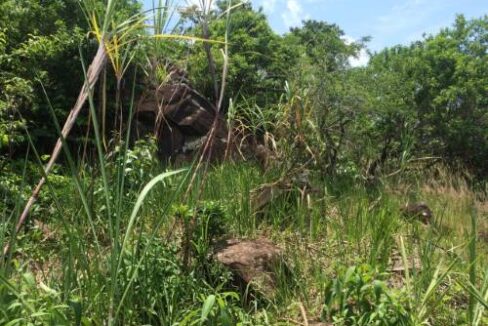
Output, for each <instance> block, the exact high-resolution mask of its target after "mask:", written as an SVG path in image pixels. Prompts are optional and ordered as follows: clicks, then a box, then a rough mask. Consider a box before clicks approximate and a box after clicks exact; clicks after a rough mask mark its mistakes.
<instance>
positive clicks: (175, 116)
mask: <svg viewBox="0 0 488 326" xmlns="http://www.w3.org/2000/svg"><path fill="white" fill-rule="evenodd" d="M133 121H134V124H133V125H134V128H135V130H134V132H133V134H134V135H135V137H136V138H142V137H145V136H147V135H153V136H155V137H156V139H157V141H158V147H159V153H160V156H161V158H162V159H164V160H169V159H172V160H178V159H182V158H185V157H193V154H195V153H196V152H198V151H199V150H200V149H201V148H202V144H205V143H206V140H207V137H208V135H209V133H210V131H211V130H212V128H213V127H215V131H214V135H215V137H213V139H214V141H213V144H212V148H213V150H212V153H213V154H212V155H213V157H219V156H222V155H223V152H224V151H225V140H226V137H227V128H226V124H225V121H224V119H223V117H222V115H221V114H219V113H218V111H217V109H216V107H215V106H214V105H213V104H212V103H211V102H210V101H209V100H208V99H206V98H205V97H204V96H203V95H201V94H200V93H199V92H197V91H196V90H195V89H194V88H193V87H192V86H191V85H190V83H189V81H188V79H187V78H186V75H185V73H184V72H183V71H181V70H179V69H176V68H173V69H172V70H171V71H170V73H169V77H168V81H167V82H165V83H164V84H162V85H159V86H157V87H147V89H146V90H145V91H144V93H143V94H142V96H141V98H140V99H139V101H138V104H137V108H136V113H135V114H134V119H133Z"/></svg>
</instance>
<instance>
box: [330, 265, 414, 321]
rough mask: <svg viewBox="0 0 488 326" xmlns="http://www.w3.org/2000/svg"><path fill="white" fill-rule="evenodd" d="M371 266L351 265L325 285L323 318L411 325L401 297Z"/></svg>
mask: <svg viewBox="0 0 488 326" xmlns="http://www.w3.org/2000/svg"><path fill="white" fill-rule="evenodd" d="M385 276H387V275H382V274H380V273H377V272H376V271H375V270H374V269H373V268H372V267H371V266H368V265H361V266H357V267H356V266H353V267H350V268H348V269H347V271H345V272H343V273H339V275H338V277H337V278H335V279H334V280H332V281H330V282H329V283H328V284H327V286H326V288H325V304H324V311H323V318H325V319H328V320H331V321H333V322H334V324H337V325H385V326H386V325H411V324H412V320H411V319H410V316H409V312H408V311H407V310H406V309H405V308H404V303H403V302H402V300H401V298H402V296H404V295H405V294H403V293H395V291H393V290H390V289H389V288H388V286H387V284H386V282H385V281H384V279H385Z"/></svg>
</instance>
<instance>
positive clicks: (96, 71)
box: [3, 42, 107, 256]
mask: <svg viewBox="0 0 488 326" xmlns="http://www.w3.org/2000/svg"><path fill="white" fill-rule="evenodd" d="M106 61H107V53H106V51H105V45H104V43H103V42H100V44H99V46H98V50H97V54H96V55H95V57H94V58H93V61H92V62H91V64H90V66H89V68H88V71H87V77H86V80H85V83H84V84H83V87H82V88H81V91H80V93H79V95H78V99H77V100H76V103H75V105H74V106H73V108H72V109H71V111H70V113H69V115H68V118H67V119H66V122H65V123H64V126H63V129H62V130H61V136H60V137H59V138H58V140H57V142H56V145H55V146H54V149H53V152H52V154H51V158H50V160H49V162H48V163H47V165H46V167H45V168H44V172H45V176H46V177H47V176H48V175H49V173H50V172H51V170H52V168H53V166H54V163H56V160H57V159H58V157H59V154H60V153H61V149H62V146H63V139H66V137H67V136H68V134H69V133H70V131H71V129H72V128H73V125H74V124H75V121H76V119H77V117H78V115H79V113H80V111H81V109H82V108H83V105H84V104H85V102H86V100H87V98H88V95H89V93H90V91H91V89H92V88H93V87H94V86H95V84H96V83H97V81H98V77H99V76H100V73H101V71H102V69H103V67H104V66H105V62H106ZM46 177H42V178H41V179H40V180H39V183H38V184H37V186H36V187H35V188H34V190H33V191H32V195H31V197H30V198H29V200H28V201H27V204H26V205H25V207H24V210H23V211H22V214H21V215H20V217H19V220H18V221H17V224H16V226H15V234H17V233H18V232H19V231H20V230H21V229H22V226H23V225H24V223H25V221H26V220H27V217H28V216H29V212H30V210H31V208H32V206H33V205H34V203H35V202H36V201H37V199H38V197H39V193H40V192H41V189H42V186H43V185H44V184H45V183H46ZM9 249H10V246H9V243H7V244H5V246H4V248H3V254H4V256H6V255H7V253H8V251H9Z"/></svg>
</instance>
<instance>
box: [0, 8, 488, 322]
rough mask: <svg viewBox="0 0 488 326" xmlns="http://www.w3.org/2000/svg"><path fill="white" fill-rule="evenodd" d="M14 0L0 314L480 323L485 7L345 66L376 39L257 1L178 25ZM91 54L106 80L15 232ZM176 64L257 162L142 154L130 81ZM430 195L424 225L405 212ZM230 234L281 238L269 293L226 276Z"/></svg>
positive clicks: (144, 81)
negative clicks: (223, 260) (286, 14)
mask: <svg viewBox="0 0 488 326" xmlns="http://www.w3.org/2000/svg"><path fill="white" fill-rule="evenodd" d="M24 5H25V8H24V9H23V10H19V9H18V8H19V7H18V6H16V5H15V3H14V2H13V1H6V2H4V3H3V4H0V18H2V19H1V20H0V67H1V68H2V70H1V71H0V86H2V89H1V90H0V172H1V174H0V219H1V229H0V240H1V241H0V243H2V244H3V245H4V246H5V245H6V244H8V245H9V248H8V249H9V250H4V254H3V255H2V261H1V265H0V324H2V325H3V324H5V325H45V324H48V325H71V324H75V325H105V324H107V325H196V324H198V325H329V324H333V325H465V324H468V325H485V324H487V323H488V317H487V315H486V312H485V308H488V262H487V259H488V256H487V251H488V232H487V231H486V230H487V227H488V225H487V214H488V208H487V206H486V182H485V181H486V176H487V175H486V166H485V158H486V157H488V156H487V155H488V151H487V150H486V148H487V147H486V144H487V139H488V138H487V137H486V130H488V129H486V126H488V121H487V120H486V117H485V115H484V112H485V111H486V104H487V103H488V102H487V97H486V71H487V68H488V61H487V60H486V58H487V57H486V54H487V52H486V49H487V48H488V44H487V41H486V40H487V38H486V35H487V30H488V28H487V26H488V24H487V18H486V16H485V17H483V18H480V19H476V20H472V21H467V20H466V19H464V17H462V16H459V17H458V19H457V21H456V22H455V24H454V25H453V26H452V27H450V28H446V29H445V30H443V31H442V32H440V33H439V34H438V35H433V36H428V37H426V38H425V39H424V40H422V41H419V42H417V43H414V44H412V45H410V46H398V47H395V48H392V49H385V50H384V51H382V52H380V53H377V54H374V55H373V56H372V58H371V61H370V63H369V65H368V66H367V67H362V68H352V67H350V65H349V61H348V60H349V59H350V57H351V56H354V55H357V54H358V51H360V50H361V49H362V48H364V47H365V42H367V38H365V39H364V40H361V41H360V42H353V43H350V42H346V41H345V40H344V38H343V36H344V33H343V32H342V31H341V30H340V28H339V27H338V26H336V25H331V24H327V23H325V22H315V21H307V22H304V24H303V26H302V27H300V28H294V29H292V30H291V31H290V33H287V34H286V35H283V36H279V35H276V34H274V33H273V32H272V30H271V29H270V27H269V26H268V24H267V22H266V17H265V16H264V15H263V14H262V12H260V11H257V10H255V9H253V8H252V6H251V5H250V4H249V3H237V2H235V3H234V2H232V1H230V2H226V1H218V2H217V3H216V5H215V6H210V3H209V2H206V1H204V2H202V3H201V4H200V8H199V7H198V6H197V7H189V8H188V7H185V10H181V11H180V12H179V13H178V15H180V16H179V17H181V19H182V24H179V25H178V24H177V25H176V26H174V28H173V29H172V30H169V31H168V28H167V27H168V25H171V24H170V22H171V21H172V20H171V18H170V17H173V16H172V15H176V14H175V12H176V11H171V10H169V8H171V6H172V5H174V2H172V1H158V3H156V2H155V5H154V9H153V10H152V11H151V12H150V13H142V12H141V10H140V7H139V5H138V4H137V2H133V1H115V0H113V1H112V0H110V1H95V0H93V1H91V0H88V1H82V3H81V6H79V4H78V3H77V1H66V2H62V1H53V2H49V3H48V2H46V3H44V2H41V3H38V2H36V1H30V0H25V1H24ZM148 14H149V20H150V22H151V23H150V27H151V28H152V30H151V31H150V32H149V31H148V26H147V25H145V22H146V20H147V19H148V17H147V15H148ZM41 15H43V16H42V17H47V18H50V19H47V20H46V21H47V22H49V24H47V23H46V24H40V23H39V22H38V21H37V20H36V19H33V18H32V17H40V16H41ZM5 17H9V22H11V24H6V23H5V22H6V21H7V20H6V19H5ZM29 22H30V24H29ZM87 35H88V36H87ZM188 41H190V42H188ZM97 44H98V45H100V44H101V46H100V48H101V49H103V50H104V51H105V52H104V53H105V54H106V66H105V67H106V68H105V70H103V71H102V72H101V73H100V80H99V83H98V84H97V86H96V87H94V88H93V89H89V90H86V92H85V93H83V92H82V94H85V95H86V96H87V103H86V105H85V110H82V111H81V114H80V116H79V118H78V120H77V124H76V125H75V127H74V130H73V131H72V134H71V135H70V136H69V137H66V139H62V140H63V142H62V143H63V153H62V155H61V158H60V160H58V163H57V164H55V165H54V166H53V168H52V169H51V170H50V171H49V172H50V174H49V177H48V178H47V183H46V185H45V186H44V188H43V190H42V192H41V195H40V196H39V199H38V201H37V202H36V204H35V205H33V207H32V209H31V211H30V214H29V219H28V221H27V223H26V225H24V227H23V228H22V229H21V230H20V232H16V231H15V224H16V223H17V219H18V217H19V216H20V214H21V212H22V210H23V208H24V205H25V203H26V201H27V200H28V198H29V196H30V195H31V192H32V188H33V187H34V186H35V184H36V183H37V181H38V179H39V178H40V177H42V176H43V175H44V174H45V173H46V170H45V165H46V162H47V161H49V159H52V156H50V155H49V154H50V149H51V145H53V143H54V140H55V139H56V138H57V137H59V136H60V129H61V128H60V126H59V125H60V123H61V121H63V120H64V119H65V117H66V116H67V115H68V109H66V107H69V106H71V105H72V102H73V103H74V97H75V96H76V95H74V94H75V93H76V92H77V90H78V89H79V88H81V83H82V82H83V78H82V77H83V76H90V75H89V74H88V73H87V67H88V66H89V64H90V62H91V61H90V60H91V59H92V58H93V56H94V49H95V45H97ZM62 59H63V60H62ZM68 59H69V60H68ZM73 62H77V63H78V62H81V63H82V64H79V65H77V64H74V63H73ZM168 62H169V63H170V64H175V63H176V64H178V65H180V66H182V67H183V68H186V69H187V70H188V71H189V72H190V78H191V79H192V80H191V82H192V83H193V84H194V85H195V87H197V89H199V90H200V91H201V92H202V93H203V94H204V95H205V96H206V97H207V98H209V99H210V100H211V101H214V102H215V103H216V104H215V106H216V108H217V109H218V110H222V113H223V114H224V117H225V119H224V120H225V122H226V123H227V126H228V128H229V129H231V130H233V131H236V133H237V134H240V135H242V134H244V135H245V136H246V137H248V138H249V139H255V140H256V142H258V143H260V144H261V146H265V147H266V148H267V150H268V152H267V153H268V154H267V157H266V160H265V162H263V160H260V159H257V158H253V157H252V155H251V157H246V155H242V156H241V155H229V159H228V160H226V161H223V162H217V161H216V162H212V163H208V164H207V162H206V161H205V160H202V161H199V156H196V157H195V161H194V162H193V163H192V162H186V163H183V164H177V165H176V164H175V165H172V164H167V163H164V162H161V160H160V159H159V157H158V153H157V152H158V150H157V147H158V142H157V141H155V140H154V139H151V138H149V139H143V140H140V141H137V142H133V137H132V135H131V132H132V130H133V129H132V128H131V123H132V122H133V121H132V119H131V118H132V113H133V111H134V106H136V105H137V99H136V98H137V96H138V95H139V92H140V90H139V88H143V87H151V85H153V84H155V85H161V84H164V83H165V82H168V70H167V68H168ZM54 63H56V64H54ZM28 68H31V69H28ZM68 68H69V69H68ZM72 76H77V77H76V78H78V77H80V80H75V79H74V78H72ZM85 78H86V77H85ZM66 80H70V81H72V84H67V83H66ZM78 84H79V85H78ZM216 86H217V87H216ZM68 102H69V104H66V103H68ZM58 120H59V121H60V122H58ZM112 121H115V122H113V123H112ZM62 138H63V137H62ZM242 143H244V142H242ZM239 150H240V149H239V148H237V149H236V152H237V153H239ZM200 163H201V164H200ZM297 180H298V181H297ZM277 184H286V191H284V192H280V193H279V195H276V196H274V197H273V198H272V199H271V200H270V201H269V202H267V203H266V205H264V206H261V205H260V206H259V209H256V205H255V195H256V193H257V191H258V189H263V187H271V188H272V187H274V186H276V185H277ZM304 184H306V187H304V186H303V185H304ZM306 190H308V191H306ZM419 201H424V202H426V203H427V204H428V205H429V207H430V208H431V209H432V211H433V219H432V220H431V221H430V223H427V224H426V223H422V222H421V221H420V220H419V219H417V218H415V217H410V218H409V217H408V216H405V214H404V213H403V212H402V209H403V208H404V206H405V204H407V203H413V202H419ZM225 238H239V239H257V238H267V239H270V240H272V241H273V242H274V243H276V244H277V245H278V246H279V247H280V248H282V250H283V264H282V265H280V266H279V268H278V269H277V271H276V282H275V284H274V286H273V287H272V288H266V287H264V288H263V287H261V288H260V287H259V286H258V285H256V284H252V285H251V286H249V287H246V288H242V287H237V286H235V283H234V282H233V281H232V276H231V273H230V272H229V271H228V270H226V269H225V268H223V267H222V266H220V265H219V264H217V263H216V262H215V261H214V260H213V259H212V252H213V249H214V247H215V246H216V244H217V243H218V241H219V240H221V239H225Z"/></svg>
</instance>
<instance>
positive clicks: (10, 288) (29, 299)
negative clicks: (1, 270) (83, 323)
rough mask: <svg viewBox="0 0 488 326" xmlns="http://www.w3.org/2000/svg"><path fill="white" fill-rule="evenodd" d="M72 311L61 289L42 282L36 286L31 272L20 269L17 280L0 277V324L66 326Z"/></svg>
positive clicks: (11, 325) (10, 325)
mask: <svg viewBox="0 0 488 326" xmlns="http://www.w3.org/2000/svg"><path fill="white" fill-rule="evenodd" d="M72 314H73V311H71V308H70V307H69V306H68V305H67V304H65V303H64V302H63V300H62V298H61V292H60V291H59V290H55V289H53V288H50V287H49V286H47V285H46V284H44V283H42V282H41V283H40V285H39V286H38V285H37V284H36V280H35V279H34V275H33V274H31V273H22V272H20V276H19V279H17V280H14V279H11V280H7V279H5V278H4V276H3V275H2V276H0V323H1V324H2V325H9V326H15V325H32V326H34V325H46V324H57V325H67V324H68V321H69V320H70V317H71V315H72Z"/></svg>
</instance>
